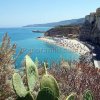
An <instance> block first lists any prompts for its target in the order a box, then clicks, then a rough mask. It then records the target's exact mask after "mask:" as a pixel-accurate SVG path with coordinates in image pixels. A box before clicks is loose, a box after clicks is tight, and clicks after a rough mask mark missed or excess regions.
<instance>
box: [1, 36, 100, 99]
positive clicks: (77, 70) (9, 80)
mask: <svg viewBox="0 0 100 100" xmlns="http://www.w3.org/2000/svg"><path fill="white" fill-rule="evenodd" d="M15 48H16V46H15V45H13V46H9V38H8V36H7V34H6V35H5V36H4V39H3V43H2V45H1V47H0V50H1V51H0V60H1V61H0V100H99V99H98V98H99V97H100V95H99V87H100V81H99V80H98V79H100V69H98V68H95V67H94V66H91V64H89V62H88V63H87V62H84V61H83V62H82V63H76V62H74V63H71V64H70V65H73V66H74V67H73V68H72V67H70V68H69V66H70V65H69V64H68V67H67V66H66V67H63V66H61V65H60V64H59V65H53V67H52V68H50V69H49V68H48V64H47V63H44V65H43V64H41V66H40V64H39V61H38V59H37V58H36V59H35V61H34V62H33V61H32V59H31V58H30V56H29V55H26V56H25V59H24V64H25V65H24V68H23V71H16V69H14V67H12V66H14V62H15V59H14V58H13V55H14V53H15ZM21 53H22V51H21V52H20V53H19V54H21ZM19 54H18V55H19ZM62 65H63V64H62ZM94 90H95V91H94ZM73 92H74V93H73Z"/></svg>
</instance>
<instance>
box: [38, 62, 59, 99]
mask: <svg viewBox="0 0 100 100" xmlns="http://www.w3.org/2000/svg"><path fill="white" fill-rule="evenodd" d="M44 67H45V74H44V75H43V77H42V80H41V82H40V89H41V90H42V89H43V88H49V90H50V91H52V92H53V93H54V96H55V97H57V98H59V87H58V84H57V81H56V80H55V78H54V77H53V76H52V75H49V74H48V73H47V68H46V64H45V63H44Z"/></svg>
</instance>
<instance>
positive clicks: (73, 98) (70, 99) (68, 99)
mask: <svg viewBox="0 0 100 100" xmlns="http://www.w3.org/2000/svg"><path fill="white" fill-rule="evenodd" d="M76 97H77V94H76V93H71V94H70V95H69V96H68V97H67V98H66V100H75V98H76Z"/></svg>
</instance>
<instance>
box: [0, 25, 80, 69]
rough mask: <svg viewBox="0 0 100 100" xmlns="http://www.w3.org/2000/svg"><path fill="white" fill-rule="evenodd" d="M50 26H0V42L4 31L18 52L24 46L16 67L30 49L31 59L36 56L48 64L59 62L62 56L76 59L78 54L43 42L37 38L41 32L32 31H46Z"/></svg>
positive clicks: (67, 58)
mask: <svg viewBox="0 0 100 100" xmlns="http://www.w3.org/2000/svg"><path fill="white" fill-rule="evenodd" d="M48 29H50V27H33V28H25V27H23V28H0V42H1V40H2V37H3V35H4V33H5V32H8V35H9V36H10V38H11V41H12V43H16V44H17V51H16V52H18V51H19V50H20V49H21V48H25V49H26V51H25V52H24V53H23V54H22V55H21V56H20V57H19V59H18V61H17V62H16V67H17V68H19V67H20V65H21V62H22V59H23V58H24V56H25V55H26V54H27V53H28V51H29V50H30V49H33V53H32V54H31V57H32V59H33V60H35V58H36V57H37V58H38V60H39V61H40V62H44V61H48V62H49V64H51V63H52V62H56V63H59V61H60V60H61V59H62V58H63V59H65V60H68V61H69V60H71V61H73V60H77V59H78V58H79V54H76V53H73V52H71V51H70V50H66V49H64V48H61V47H58V46H55V45H52V44H49V43H46V42H43V41H41V40H38V39H37V37H39V36H43V35H44V34H43V33H33V32H32V30H42V31H46V30H48Z"/></svg>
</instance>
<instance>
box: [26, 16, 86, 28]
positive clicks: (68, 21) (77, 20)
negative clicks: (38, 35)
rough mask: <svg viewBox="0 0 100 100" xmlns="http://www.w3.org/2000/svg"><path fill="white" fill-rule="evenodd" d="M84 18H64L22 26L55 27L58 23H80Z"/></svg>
mask: <svg viewBox="0 0 100 100" xmlns="http://www.w3.org/2000/svg"><path fill="white" fill-rule="evenodd" d="M84 20H85V19H84V18H80V19H71V20H64V21H60V22H53V23H46V24H33V25H26V26H24V27H55V26H59V25H70V24H75V25H77V24H82V23H84Z"/></svg>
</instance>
